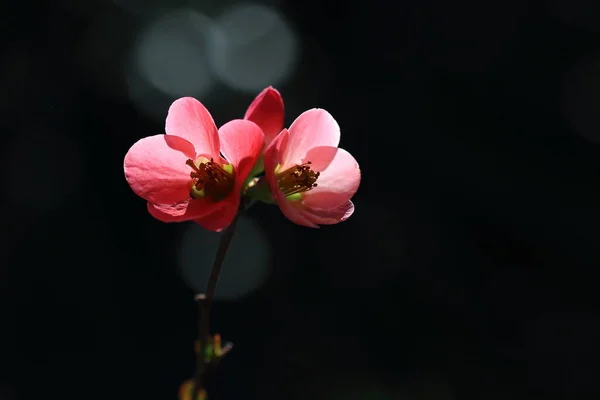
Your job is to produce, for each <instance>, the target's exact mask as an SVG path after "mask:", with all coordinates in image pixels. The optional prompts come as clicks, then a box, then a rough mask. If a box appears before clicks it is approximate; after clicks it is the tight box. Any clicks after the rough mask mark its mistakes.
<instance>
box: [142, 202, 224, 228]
mask: <svg viewBox="0 0 600 400" xmlns="http://www.w3.org/2000/svg"><path fill="white" fill-rule="evenodd" d="M221 207H223V205H222V204H221V203H215V202H211V201H209V200H207V199H188V200H184V201H179V202H177V203H173V204H154V203H151V202H148V204H147V208H148V212H149V213H150V214H151V215H152V216H153V217H154V218H156V219H157V220H159V221H162V222H183V221H190V220H193V219H196V218H200V217H204V216H206V215H209V214H211V213H215V212H217V211H218V210H219V209H220V208H221Z"/></svg>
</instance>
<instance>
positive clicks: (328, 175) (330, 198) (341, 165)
mask: <svg viewBox="0 0 600 400" xmlns="http://www.w3.org/2000/svg"><path fill="white" fill-rule="evenodd" d="M332 155H333V156H332ZM307 159H310V160H311V162H312V163H313V164H312V165H311V166H312V167H314V169H315V170H316V171H318V172H320V175H319V178H318V179H317V187H316V188H314V189H312V190H310V191H308V192H306V193H305V194H304V201H303V202H304V205H306V206H307V207H315V208H321V209H330V208H334V207H336V206H339V205H340V204H344V203H346V202H347V201H348V200H350V198H352V196H354V194H355V193H356V191H357V190H358V187H359V185H360V177H361V175H360V168H359V166H358V163H357V162H356V160H355V159H354V157H352V155H351V154H350V153H348V152H347V151H346V150H344V149H337V150H336V151H335V152H333V149H332V148H331V147H315V148H314V149H312V150H311V151H309V152H308V154H307Z"/></svg>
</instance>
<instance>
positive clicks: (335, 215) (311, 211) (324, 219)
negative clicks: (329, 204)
mask: <svg viewBox="0 0 600 400" xmlns="http://www.w3.org/2000/svg"><path fill="white" fill-rule="evenodd" d="M353 213H354V204H353V203H352V202H351V201H350V200H348V201H347V202H345V203H343V204H340V205H339V206H337V207H335V208H330V209H327V210H324V209H320V208H306V209H304V210H302V216H303V217H304V218H306V219H307V220H309V221H311V222H314V223H315V224H319V225H333V224H338V223H340V222H343V221H345V220H347V219H348V218H350V216H351V215H352V214H353Z"/></svg>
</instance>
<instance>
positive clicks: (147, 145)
mask: <svg viewBox="0 0 600 400" xmlns="http://www.w3.org/2000/svg"><path fill="white" fill-rule="evenodd" d="M194 156H195V153H194V146H192V144H191V143H190V142H188V141H187V140H185V139H182V138H180V137H177V136H169V135H156V136H149V137H145V138H143V139H140V140H138V141H137V142H136V143H134V145H133V146H131V148H130V149H129V151H128V152H127V154H126V155H125V159H124V161H123V169H124V171H125V179H126V180H127V183H129V186H131V189H133V191H134V192H135V193H136V194H137V195H138V196H140V197H142V198H144V199H146V200H148V201H151V202H153V203H176V202H178V201H181V200H185V199H186V198H188V197H189V195H190V187H191V182H192V180H191V178H190V171H191V170H190V167H188V166H187V165H186V164H185V162H186V160H188V159H190V158H191V159H193V158H194Z"/></svg>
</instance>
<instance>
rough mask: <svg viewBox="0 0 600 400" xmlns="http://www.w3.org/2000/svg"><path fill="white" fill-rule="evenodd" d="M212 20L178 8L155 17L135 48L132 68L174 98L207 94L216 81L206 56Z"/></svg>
mask: <svg viewBox="0 0 600 400" xmlns="http://www.w3.org/2000/svg"><path fill="white" fill-rule="evenodd" d="M211 24H212V22H211V20H210V19H209V18H208V17H206V16H205V15H202V14H199V13H197V12H194V11H192V10H177V11H174V12H172V13H170V14H167V15H165V16H163V17H162V18H159V19H157V20H155V21H153V22H152V23H151V24H150V25H149V26H148V27H146V29H145V30H144V31H143V32H142V34H141V37H140V40H139V41H138V43H137V46H136V48H135V50H134V53H133V63H134V65H133V67H134V68H133V71H132V72H133V73H134V74H136V75H139V77H141V78H142V80H143V81H145V82H146V83H147V84H149V85H151V86H153V87H154V88H156V89H158V90H159V91H161V92H163V93H164V94H166V95H169V96H172V97H173V98H177V97H182V96H193V97H197V98H202V97H204V96H206V95H207V93H208V92H209V91H210V89H211V87H212V85H213V83H214V80H213V78H212V76H211V73H210V70H209V68H208V64H207V59H206V46H207V44H206V39H207V35H208V32H209V30H210V26H211ZM136 100H138V101H139V100H140V99H136Z"/></svg>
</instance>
